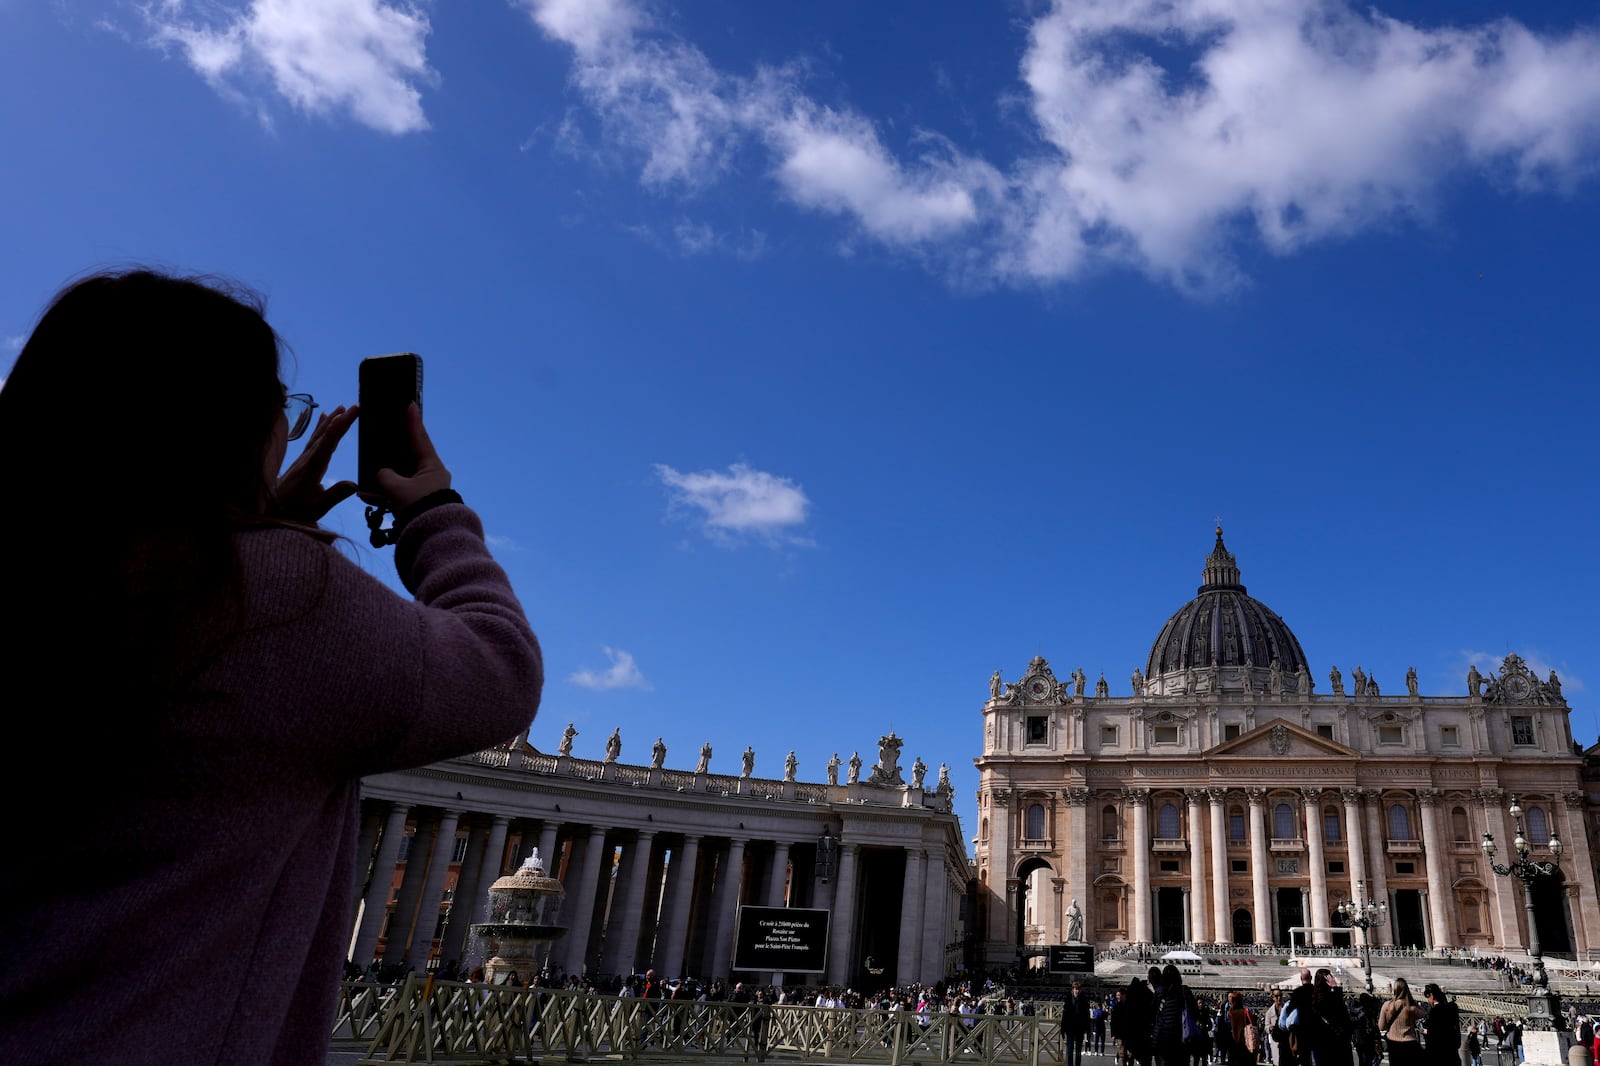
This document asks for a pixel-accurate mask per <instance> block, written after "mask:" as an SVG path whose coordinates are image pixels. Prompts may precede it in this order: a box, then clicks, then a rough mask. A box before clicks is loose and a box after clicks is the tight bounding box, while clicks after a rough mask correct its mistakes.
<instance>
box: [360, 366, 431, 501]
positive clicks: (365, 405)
mask: <svg viewBox="0 0 1600 1066" xmlns="http://www.w3.org/2000/svg"><path fill="white" fill-rule="evenodd" d="M358 395H359V400H358V401H357V402H358V403H360V405H361V416H360V417H359V418H358V419H356V430H357V434H356V451H357V457H356V484H357V485H359V486H360V487H361V489H362V490H363V491H369V492H377V491H378V471H380V470H384V469H389V470H393V471H394V472H395V473H397V474H399V475H401V476H402V477H410V476H411V475H412V474H415V473H416V472H417V457H416V455H415V453H413V451H412V449H411V427H410V426H409V425H408V424H407V422H406V408H408V407H410V406H411V405H412V404H416V405H417V408H418V409H419V410H420V409H421V408H422V356H420V355H417V354H416V353H415V352H400V353H397V354H395V355H372V356H368V357H367V358H365V359H363V360H361V367H360V387H359V392H358Z"/></svg>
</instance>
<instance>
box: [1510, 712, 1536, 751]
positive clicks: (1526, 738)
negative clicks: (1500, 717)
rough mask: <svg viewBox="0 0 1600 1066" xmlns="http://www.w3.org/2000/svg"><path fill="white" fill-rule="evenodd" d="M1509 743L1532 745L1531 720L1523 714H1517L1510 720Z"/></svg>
mask: <svg viewBox="0 0 1600 1066" xmlns="http://www.w3.org/2000/svg"><path fill="white" fill-rule="evenodd" d="M1511 743H1513V744H1532V743H1533V719H1532V718H1530V717H1528V716H1527V715H1525V714H1519V715H1517V716H1515V717H1514V718H1512V719H1511Z"/></svg>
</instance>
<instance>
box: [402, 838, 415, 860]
mask: <svg viewBox="0 0 1600 1066" xmlns="http://www.w3.org/2000/svg"><path fill="white" fill-rule="evenodd" d="M416 839H417V838H416V835H415V834H414V833H407V834H406V835H405V836H403V837H401V838H400V861H401V862H407V861H409V860H410V858H411V845H412V844H413V843H415V842H416Z"/></svg>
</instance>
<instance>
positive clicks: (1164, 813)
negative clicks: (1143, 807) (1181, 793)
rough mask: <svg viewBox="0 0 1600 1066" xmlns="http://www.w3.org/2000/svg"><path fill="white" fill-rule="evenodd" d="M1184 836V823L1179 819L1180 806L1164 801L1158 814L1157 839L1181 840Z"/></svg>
mask: <svg viewBox="0 0 1600 1066" xmlns="http://www.w3.org/2000/svg"><path fill="white" fill-rule="evenodd" d="M1182 837H1183V825H1182V823H1181V822H1180V821H1179V819H1178V807H1177V805H1176V804H1173V803H1163V804H1162V805H1161V813H1159V814H1157V815H1156V839H1157V840H1179V839H1181V838H1182Z"/></svg>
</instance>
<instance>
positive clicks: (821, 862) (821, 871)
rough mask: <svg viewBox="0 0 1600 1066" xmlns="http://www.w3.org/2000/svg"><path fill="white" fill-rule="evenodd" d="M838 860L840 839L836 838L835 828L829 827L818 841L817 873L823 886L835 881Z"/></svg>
mask: <svg viewBox="0 0 1600 1066" xmlns="http://www.w3.org/2000/svg"><path fill="white" fill-rule="evenodd" d="M838 858H839V838H838V837H836V836H834V834H833V827H832V826H829V827H827V828H825V829H823V831H822V837H821V839H819V840H818V841H817V873H818V875H819V876H820V880H821V881H822V883H823V884H827V883H828V882H829V881H831V880H832V879H833V872H834V868H835V864H836V863H837V862H838Z"/></svg>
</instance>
